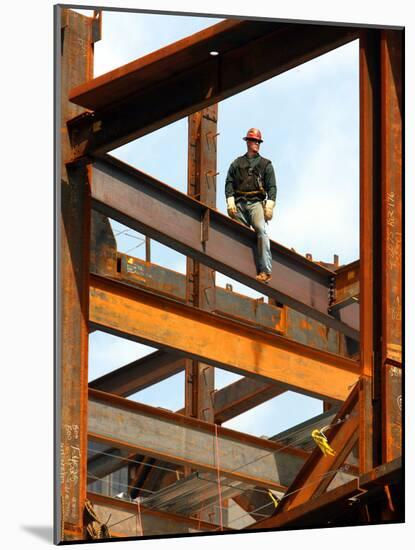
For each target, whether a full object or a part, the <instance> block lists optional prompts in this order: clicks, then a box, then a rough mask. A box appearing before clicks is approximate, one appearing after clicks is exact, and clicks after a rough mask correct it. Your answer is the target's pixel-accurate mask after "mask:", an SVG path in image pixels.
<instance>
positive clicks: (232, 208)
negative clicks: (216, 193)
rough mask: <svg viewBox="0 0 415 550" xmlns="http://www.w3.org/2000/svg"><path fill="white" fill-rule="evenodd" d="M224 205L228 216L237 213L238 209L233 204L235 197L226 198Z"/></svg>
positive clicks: (234, 215)
mask: <svg viewBox="0 0 415 550" xmlns="http://www.w3.org/2000/svg"><path fill="white" fill-rule="evenodd" d="M226 206H227V208H228V216H229V217H230V218H235V217H236V214H237V213H238V210H237V208H236V204H235V197H228V198H227V199H226Z"/></svg>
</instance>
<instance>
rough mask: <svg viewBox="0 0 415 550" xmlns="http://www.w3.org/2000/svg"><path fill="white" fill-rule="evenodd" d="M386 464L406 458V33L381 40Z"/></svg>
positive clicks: (385, 34)
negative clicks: (403, 202) (401, 456)
mask: <svg viewBox="0 0 415 550" xmlns="http://www.w3.org/2000/svg"><path fill="white" fill-rule="evenodd" d="M380 47H381V48H380V54H381V102H382V105H381V117H382V145H381V146H382V178H381V181H382V373H381V379H382V425H383V441H382V460H383V461H384V462H389V461H391V460H393V459H394V458H397V457H398V456H400V455H401V453H402V311H403V307H402V112H403V97H402V93H403V91H402V69H403V65H402V33H401V32H399V31H382V35H381V45H380Z"/></svg>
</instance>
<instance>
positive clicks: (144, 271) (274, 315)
mask: <svg viewBox="0 0 415 550" xmlns="http://www.w3.org/2000/svg"><path fill="white" fill-rule="evenodd" d="M97 273H98V274H101V273H100V272H99V271H98V272H97ZM102 274H103V275H105V271H104V272H103V273H102ZM117 278H119V279H120V280H122V281H125V282H128V283H129V284H133V285H137V286H139V287H142V288H147V289H152V290H154V291H156V292H157V293H159V294H162V295H165V296H170V297H174V298H175V299H179V300H181V301H183V302H184V301H185V299H186V276H185V275H182V274H181V273H178V272H176V271H172V270H170V269H167V268H165V267H161V266H159V265H156V264H149V263H147V262H145V261H143V260H140V259H138V258H134V257H132V256H129V255H127V254H118V271H117ZM205 294H206V295H207V299H208V300H210V299H211V297H212V299H213V300H214V304H215V309H214V310H212V311H213V312H216V313H219V314H221V315H226V316H228V317H230V318H232V319H236V320H239V321H242V322H244V323H250V324H253V325H259V326H263V327H266V328H267V329H269V330H273V331H274V330H275V331H276V332H278V333H279V334H282V335H284V336H286V337H287V338H290V339H292V340H295V341H298V342H301V343H303V344H306V345H308V346H312V347H316V348H318V349H322V350H326V351H330V352H332V353H337V354H340V355H346V356H353V355H354V354H355V353H356V351H358V343H357V342H355V341H353V340H352V341H350V339H346V337H345V336H343V335H342V334H339V332H338V331H336V330H334V329H331V328H330V329H327V327H326V326H325V325H323V324H321V323H318V322H316V321H315V320H314V319H310V318H309V317H306V316H305V315H303V314H301V313H298V312H296V311H294V310H293V309H290V308H286V307H284V306H281V305H275V304H274V303H273V300H271V299H270V300H269V303H266V302H265V301H264V298H260V299H253V298H250V297H248V296H244V295H243V294H238V293H237V292H233V291H232V290H229V289H224V288H221V287H218V286H216V287H213V286H211V287H209V288H208V287H207V288H206V293H205ZM349 348H350V349H349Z"/></svg>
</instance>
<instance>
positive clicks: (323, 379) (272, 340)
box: [89, 275, 358, 401]
mask: <svg viewBox="0 0 415 550" xmlns="http://www.w3.org/2000/svg"><path fill="white" fill-rule="evenodd" d="M89 315H90V322H91V323H92V324H93V325H94V326H96V327H97V328H99V329H100V330H104V331H106V332H110V333H113V334H116V335H121V336H123V337H126V338H130V339H132V340H136V341H140V342H142V343H147V344H148V345H152V346H155V347H163V348H166V349H173V350H176V351H179V352H182V353H185V354H186V355H188V356H190V357H193V358H194V359H198V360H201V361H203V362H205V363H208V364H210V365H213V366H218V367H219V368H223V369H226V370H230V371H232V372H236V373H237V374H242V375H246V374H248V375H249V376H253V377H258V378H259V379H262V380H264V381H266V382H275V381H276V382H279V383H280V384H282V385H284V386H285V387H286V388H291V389H293V390H294V391H298V392H300V393H305V394H307V395H311V396H314V397H317V398H320V399H321V398H323V399H324V400H326V401H343V400H345V399H346V397H347V395H348V394H349V389H348V388H349V387H350V386H351V385H353V384H355V383H356V380H357V376H358V372H357V371H358V368H357V363H356V362H355V361H353V360H350V359H347V358H345V357H341V356H338V355H334V354H331V353H327V352H323V351H321V350H316V349H313V348H310V347H308V346H304V345H302V344H299V343H296V342H292V341H288V340H287V339H285V338H283V337H281V336H278V335H275V334H268V333H266V331H264V330H258V329H254V328H251V327H248V326H244V325H243V324H241V323H237V322H236V321H231V320H230V319H225V318H220V317H219V316H218V315H212V314H210V313H208V312H205V311H202V310H195V309H194V308H192V307H190V306H186V305H185V304H181V303H178V302H176V301H174V300H170V299H168V298H162V297H160V296H155V295H152V294H151V293H148V292H146V291H144V290H142V289H138V288H132V287H129V286H127V285H125V284H122V283H120V282H118V281H113V280H109V279H106V278H104V277H100V276H97V275H91V286H90V312H89Z"/></svg>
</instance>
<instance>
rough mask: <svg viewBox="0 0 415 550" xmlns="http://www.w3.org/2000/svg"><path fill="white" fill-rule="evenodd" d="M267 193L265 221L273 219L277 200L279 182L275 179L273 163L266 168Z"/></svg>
mask: <svg viewBox="0 0 415 550" xmlns="http://www.w3.org/2000/svg"><path fill="white" fill-rule="evenodd" d="M264 185H265V191H266V192H267V200H266V202H265V206H264V217H265V221H269V220H271V219H272V215H273V213H274V207H275V201H276V199H277V182H276V178H275V172H274V167H273V166H272V164H271V162H270V163H269V164H268V165H267V167H266V168H265V174H264Z"/></svg>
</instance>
